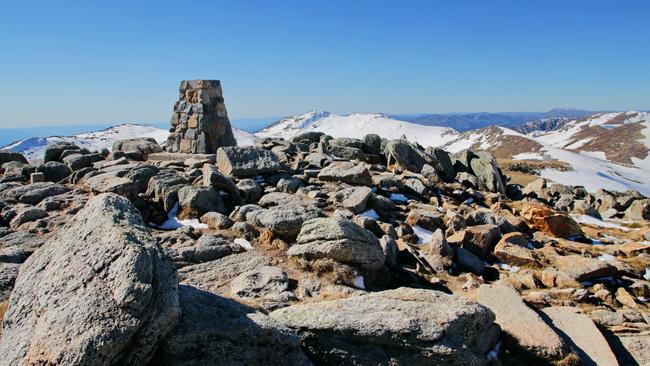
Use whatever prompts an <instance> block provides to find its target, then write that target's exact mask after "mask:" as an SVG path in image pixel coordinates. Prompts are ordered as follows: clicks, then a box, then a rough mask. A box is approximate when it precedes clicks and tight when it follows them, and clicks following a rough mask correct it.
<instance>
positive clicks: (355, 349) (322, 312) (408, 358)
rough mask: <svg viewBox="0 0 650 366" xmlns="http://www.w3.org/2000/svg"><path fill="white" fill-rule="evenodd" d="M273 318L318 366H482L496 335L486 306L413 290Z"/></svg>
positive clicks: (286, 312)
mask: <svg viewBox="0 0 650 366" xmlns="http://www.w3.org/2000/svg"><path fill="white" fill-rule="evenodd" d="M271 318H273V319H276V320H278V321H279V322H281V323H283V324H285V325H286V326H288V327H290V328H292V329H295V330H297V331H298V332H299V334H300V335H301V337H302V346H303V349H304V350H305V352H306V353H307V354H308V355H309V357H310V359H312V360H313V361H314V363H316V364H320V365H324V364H327V365H332V364H337V365H382V364H394V365H442V364H445V365H486V364H487V359H486V358H485V354H486V353H487V352H488V351H489V349H490V347H492V346H493V344H494V343H496V338H498V334H499V330H498V327H496V326H495V325H494V323H493V321H494V314H493V313H492V312H491V311H489V310H488V309H486V308H485V307H483V306H480V305H478V304H476V303H474V302H471V301H469V300H465V299H462V298H460V297H456V296H453V295H447V294H444V293H442V292H438V291H433V290H423V289H411V288H399V289H396V290H390V291H382V292H376V293H371V294H368V295H364V296H353V297H349V298H346V299H340V300H332V301H321V302H316V303H310V304H301V305H294V306H290V307H287V308H284V309H280V310H276V311H274V312H272V313H271ZM398 335H399V336H398Z"/></svg>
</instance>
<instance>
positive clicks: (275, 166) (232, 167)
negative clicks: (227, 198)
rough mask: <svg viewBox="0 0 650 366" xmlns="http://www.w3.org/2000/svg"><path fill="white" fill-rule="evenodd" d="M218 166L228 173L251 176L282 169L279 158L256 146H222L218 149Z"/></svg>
mask: <svg viewBox="0 0 650 366" xmlns="http://www.w3.org/2000/svg"><path fill="white" fill-rule="evenodd" d="M217 167H218V168H219V171H221V172H223V173H224V174H226V175H233V176H236V177H250V176H254V175H259V174H268V173H274V172H276V171H278V170H280V168H281V165H280V162H279V161H278V158H277V157H276V156H275V155H274V154H273V153H272V152H270V151H269V150H265V149H261V148H256V147H236V146H232V147H222V148H219V150H217Z"/></svg>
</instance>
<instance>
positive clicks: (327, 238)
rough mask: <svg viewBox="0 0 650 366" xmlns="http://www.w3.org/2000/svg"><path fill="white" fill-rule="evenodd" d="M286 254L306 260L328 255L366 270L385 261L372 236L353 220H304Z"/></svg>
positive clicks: (379, 265) (373, 268)
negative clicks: (294, 242) (293, 243)
mask: <svg viewBox="0 0 650 366" xmlns="http://www.w3.org/2000/svg"><path fill="white" fill-rule="evenodd" d="M287 255H289V256H296V257H302V258H305V259H307V260H314V259H320V258H329V259H333V260H335V261H337V262H340V263H344V264H349V265H352V266H357V267H360V268H363V269H367V270H377V269H379V268H381V267H382V266H383V265H384V262H385V256H384V251H383V249H382V247H381V245H380V244H379V240H378V239H377V237H376V236H375V235H373V234H372V233H371V232H370V231H368V230H366V229H363V228H361V227H360V226H359V225H357V224H355V223H354V222H352V221H348V220H336V219H331V218H316V219H312V220H309V221H306V222H305V223H304V224H303V225H302V228H301V229H300V234H298V237H297V238H296V244H295V245H293V246H292V247H291V248H289V251H288V252H287Z"/></svg>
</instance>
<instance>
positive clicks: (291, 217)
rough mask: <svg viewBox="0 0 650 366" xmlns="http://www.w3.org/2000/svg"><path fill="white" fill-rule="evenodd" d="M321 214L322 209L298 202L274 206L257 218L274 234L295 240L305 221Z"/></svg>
mask: <svg viewBox="0 0 650 366" xmlns="http://www.w3.org/2000/svg"><path fill="white" fill-rule="evenodd" d="M319 216H320V210H318V209H316V208H310V207H305V206H303V205H298V204H291V203H289V204H286V205H278V206H272V207H270V208H268V209H266V210H264V211H263V212H262V213H260V214H259V215H257V220H258V221H259V223H260V224H262V225H263V226H264V227H265V228H267V229H269V230H270V231H271V232H272V233H273V234H275V235H277V236H279V237H281V238H285V239H289V240H293V239H295V237H296V236H297V235H298V233H299V232H300V228H301V226H302V224H303V222H305V221H307V220H310V219H314V218H317V217H319Z"/></svg>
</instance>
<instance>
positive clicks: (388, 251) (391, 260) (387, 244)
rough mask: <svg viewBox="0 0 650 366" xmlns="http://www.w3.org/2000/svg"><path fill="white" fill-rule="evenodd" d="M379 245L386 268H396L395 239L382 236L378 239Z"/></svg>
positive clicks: (396, 249) (396, 248)
mask: <svg viewBox="0 0 650 366" xmlns="http://www.w3.org/2000/svg"><path fill="white" fill-rule="evenodd" d="M379 245H381V249H382V250H383V251H384V256H385V257H386V261H385V263H386V265H387V266H388V267H392V268H397V252H398V247H397V242H396V241H395V239H393V238H392V237H390V236H388V235H384V236H382V237H381V239H379Z"/></svg>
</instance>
